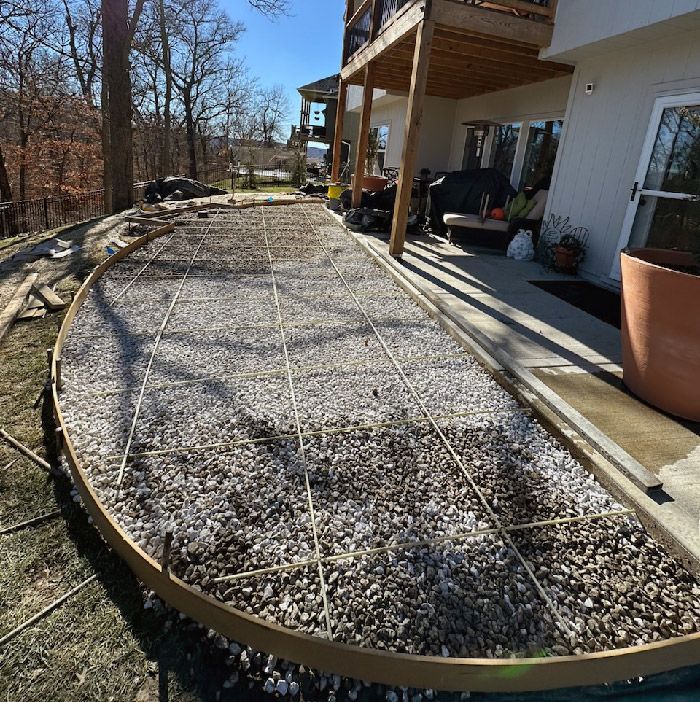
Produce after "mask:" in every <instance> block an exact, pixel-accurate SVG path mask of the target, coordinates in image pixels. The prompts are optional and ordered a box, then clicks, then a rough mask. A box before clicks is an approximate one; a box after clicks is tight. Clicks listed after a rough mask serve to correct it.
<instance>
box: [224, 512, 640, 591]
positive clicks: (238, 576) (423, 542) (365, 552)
mask: <svg viewBox="0 0 700 702" xmlns="http://www.w3.org/2000/svg"><path fill="white" fill-rule="evenodd" d="M633 514H634V510H632V509H621V510H615V511H612V512H600V513H599V514H585V515H579V516H576V517H561V518H559V519H545V520H541V521H538V522H528V523H526V524H511V525H508V526H505V527H500V528H499V527H493V528H491V529H474V531H464V532H457V533H455V534H445V535H444V536H436V537H434V538H432V539H414V540H413V541H402V542H398V543H395V544H389V545H388V546H377V547H375V548H367V549H361V550H358V551H346V552H344V553H336V554H333V555H332V556H321V558H320V562H321V563H322V564H329V563H336V562H338V561H350V560H354V559H356V558H363V557H364V556H375V555H378V554H380V553H391V552H392V551H402V550H407V549H416V548H425V547H426V546H437V545H440V544H445V543H459V542H461V541H467V540H468V539H475V538H478V537H479V536H499V535H500V533H501V531H502V530H503V531H507V532H512V531H525V530H527V529H543V528H545V527H549V526H561V525H564V524H578V523H581V522H589V521H597V520H599V519H614V518H617V517H629V516H630V515H633ZM315 563H316V559H313V558H312V559H307V560H304V561H297V562H296V563H284V564H283V565H279V566H271V567H269V568H258V569H256V570H249V571H246V572H245V573H234V574H233V575H224V576H222V577H220V578H214V579H213V580H212V582H214V583H225V582H231V581H233V580H246V579H248V578H256V577H259V576H261V575H270V574H273V573H280V572H284V571H289V570H301V569H303V568H307V567H308V566H310V565H313V564H315Z"/></svg>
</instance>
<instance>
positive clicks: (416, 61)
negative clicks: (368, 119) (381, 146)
mask: <svg viewBox="0 0 700 702" xmlns="http://www.w3.org/2000/svg"><path fill="white" fill-rule="evenodd" d="M434 31H435V22H434V21H433V20H424V21H423V22H422V23H421V24H420V25H418V33H417V35H416V49H415V53H414V56H413V75H412V76H411V92H410V93H409V96H408V109H407V111H406V125H405V127H404V132H405V133H404V144H403V153H402V155H401V166H400V171H399V182H398V186H397V191H396V202H395V204H394V217H393V220H392V224H391V241H390V243H389V253H390V254H391V255H392V256H401V254H402V253H403V247H404V241H405V240H406V224H407V222H408V208H409V205H410V202H411V192H412V190H413V172H414V170H415V168H416V157H417V155H418V144H419V140H420V130H421V125H422V124H423V105H424V102H425V89H426V87H427V84H428V69H429V67H430V48H431V46H432V43H433V32H434Z"/></svg>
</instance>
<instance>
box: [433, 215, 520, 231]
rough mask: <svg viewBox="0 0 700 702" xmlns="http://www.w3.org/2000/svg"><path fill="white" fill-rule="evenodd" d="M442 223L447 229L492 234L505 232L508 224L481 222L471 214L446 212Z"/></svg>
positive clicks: (490, 221)
mask: <svg viewBox="0 0 700 702" xmlns="http://www.w3.org/2000/svg"><path fill="white" fill-rule="evenodd" d="M442 221H443V222H444V223H445V224H446V225H447V226H448V227H465V228H467V229H485V230H487V231H493V232H507V231H508V226H509V224H508V222H505V221H502V220H500V219H485V220H484V221H483V222H482V221H481V217H479V215H472V214H466V215H465V214H456V213H454V212H447V213H445V215H443V218H442Z"/></svg>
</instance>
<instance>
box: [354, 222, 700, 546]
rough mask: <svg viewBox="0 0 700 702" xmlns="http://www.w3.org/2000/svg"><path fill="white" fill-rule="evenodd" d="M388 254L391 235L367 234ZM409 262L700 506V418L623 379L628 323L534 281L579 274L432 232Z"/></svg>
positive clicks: (680, 501) (470, 322)
mask: <svg viewBox="0 0 700 702" xmlns="http://www.w3.org/2000/svg"><path fill="white" fill-rule="evenodd" d="M363 236H364V239H365V241H366V242H367V243H368V244H370V245H371V246H372V247H373V248H374V249H375V250H376V251H377V252H378V253H380V255H382V256H383V257H385V258H387V259H389V255H388V238H387V237H386V236H382V235H371V234H366V235H363ZM400 269H401V271H402V273H403V274H404V275H405V277H406V278H408V279H409V280H410V282H411V283H412V284H413V285H414V286H415V287H416V288H418V289H419V290H421V291H422V292H424V293H425V294H426V295H428V297H430V298H431V299H432V300H433V301H436V300H437V301H439V302H440V303H441V304H440V307H442V308H443V309H445V310H446V311H447V313H448V315H449V316H450V317H451V318H452V319H453V320H454V321H456V322H457V323H458V324H460V325H462V326H465V325H466V326H471V327H472V328H474V329H475V330H478V332H480V333H481V335H483V336H484V337H486V338H487V339H488V341H489V343H490V345H491V346H492V347H493V348H497V349H499V350H501V351H504V352H505V353H507V354H508V355H509V356H510V357H511V358H512V359H513V360H514V361H515V362H516V363H517V364H519V365H520V366H522V367H524V368H526V369H529V370H530V371H531V372H532V373H533V374H534V375H535V376H536V377H537V378H538V379H539V380H541V381H542V382H543V383H545V384H546V385H547V386H548V387H549V388H550V389H551V390H553V391H554V392H555V393H556V394H557V395H558V396H559V397H561V399H563V400H564V401H565V402H566V403H567V404H568V405H569V406H571V407H572V408H574V409H575V410H576V411H578V412H579V413H580V414H581V415H583V417H585V419H587V420H588V421H590V422H591V423H592V424H594V425H595V427H596V428H597V429H599V430H600V431H601V432H602V433H603V434H605V435H606V436H607V437H609V438H610V439H612V441H613V442H615V443H616V444H617V445H618V446H619V447H620V448H621V449H622V450H623V451H624V452H626V453H627V454H629V456H631V457H632V458H633V459H636V461H638V462H639V463H640V464H641V465H642V466H644V467H645V468H646V469H648V470H649V471H651V472H652V473H654V474H655V475H656V476H658V477H659V479H660V480H661V481H663V491H662V495H661V496H660V497H659V496H657V499H662V500H668V501H671V502H673V503H675V505H676V506H677V507H679V508H681V509H682V511H683V512H684V513H685V514H686V515H687V519H688V522H689V523H690V522H691V521H694V523H695V525H696V526H695V529H696V532H697V523H698V521H697V520H698V516H699V515H700V424H697V423H692V422H683V421H681V420H678V419H677V418H674V417H670V416H668V415H665V414H663V413H662V412H659V411H658V410H656V409H654V408H652V407H649V406H648V405H646V404H644V403H643V402H641V401H639V400H638V399H637V398H635V397H634V396H633V395H631V394H630V393H629V392H628V391H627V390H626V389H625V387H624V385H623V384H622V380H621V376H622V368H621V362H622V358H621V352H620V332H619V330H618V329H616V328H615V327H613V326H612V325H610V324H607V323H606V322H603V321H600V320H599V319H597V318H595V317H593V316H592V315H590V314H588V313H587V312H584V311H582V310H580V309H578V308H576V307H574V306H572V305H571V304H569V303H567V302H565V301H563V300H561V299H559V298H557V297H555V296H554V295H552V294H550V293H548V292H546V291H544V290H542V289H541V288H538V287H536V286H535V285H533V284H532V283H531V282H530V281H544V280H571V279H572V278H571V276H562V275H559V274H557V273H555V272H552V271H548V270H546V269H544V268H543V267H542V265H541V264H539V263H536V262H520V261H513V260H512V259H508V258H506V257H505V256H503V255H499V254H494V253H490V252H487V251H485V250H483V249H480V250H476V249H472V250H470V249H467V248H464V249H463V248H459V247H457V246H454V245H451V244H448V243H447V242H446V241H445V240H443V239H440V238H437V237H432V236H420V237H413V238H411V239H410V240H409V241H408V242H407V246H406V252H405V254H404V256H403V258H402V259H401V263H400Z"/></svg>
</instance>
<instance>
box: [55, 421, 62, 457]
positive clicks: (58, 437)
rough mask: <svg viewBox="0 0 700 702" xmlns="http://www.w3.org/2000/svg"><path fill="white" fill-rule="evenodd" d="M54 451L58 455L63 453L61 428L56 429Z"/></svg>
mask: <svg viewBox="0 0 700 702" xmlns="http://www.w3.org/2000/svg"><path fill="white" fill-rule="evenodd" d="M56 451H57V452H59V453H60V452H62V451H63V428H62V427H56Z"/></svg>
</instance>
